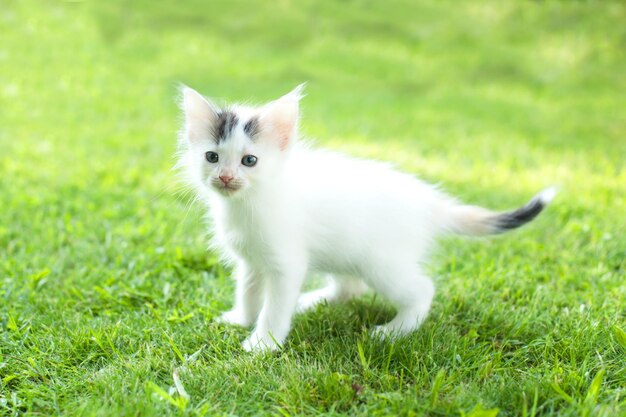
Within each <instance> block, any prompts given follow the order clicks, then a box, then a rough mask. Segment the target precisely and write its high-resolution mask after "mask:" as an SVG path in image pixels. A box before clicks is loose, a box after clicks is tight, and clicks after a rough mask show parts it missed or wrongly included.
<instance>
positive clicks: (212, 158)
mask: <svg viewBox="0 0 626 417" xmlns="http://www.w3.org/2000/svg"><path fill="white" fill-rule="evenodd" d="M204 157H205V158H206V160H207V161H209V162H210V163H212V164H214V163H216V162H217V161H219V159H220V157H219V156H218V155H217V154H216V153H215V152H211V151H209V152H207V153H205V154H204Z"/></svg>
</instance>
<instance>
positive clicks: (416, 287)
mask: <svg viewBox="0 0 626 417" xmlns="http://www.w3.org/2000/svg"><path fill="white" fill-rule="evenodd" d="M368 284H370V285H371V286H372V287H373V288H374V289H375V290H376V291H377V292H379V293H380V294H381V295H382V296H384V297H385V298H387V299H388V300H389V301H390V302H391V303H392V304H393V305H394V307H396V309H397V310H398V313H397V315H396V316H395V317H394V318H393V319H392V320H391V321H390V322H389V323H386V324H383V325H381V326H376V328H375V329H374V330H373V332H372V333H373V334H374V335H378V336H382V337H387V336H401V335H404V334H407V333H410V332H412V331H414V330H416V329H418V328H419V326H420V325H421V324H422V322H423V321H424V319H425V318H426V316H427V315H428V311H429V310H430V305H431V303H432V299H433V296H434V294H435V286H434V285H433V282H432V280H431V279H430V278H429V277H428V276H426V275H425V274H424V273H423V272H422V271H421V269H420V268H419V266H417V265H416V264H415V265H414V264H405V265H402V264H399V265H393V266H389V265H387V267H386V268H385V269H378V271H376V270H373V271H371V272H370V274H369V275H368Z"/></svg>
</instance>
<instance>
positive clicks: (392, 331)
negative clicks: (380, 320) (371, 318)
mask: <svg viewBox="0 0 626 417" xmlns="http://www.w3.org/2000/svg"><path fill="white" fill-rule="evenodd" d="M370 335H371V336H372V337H373V338H374V339H379V340H390V339H391V340H393V339H396V338H398V337H400V336H402V333H401V332H400V331H398V329H396V328H395V327H392V326H389V325H387V324H383V325H380V326H375V327H374V328H373V329H372V330H371V331H370Z"/></svg>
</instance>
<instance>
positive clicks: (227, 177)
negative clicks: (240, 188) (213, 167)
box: [220, 175, 233, 185]
mask: <svg viewBox="0 0 626 417" xmlns="http://www.w3.org/2000/svg"><path fill="white" fill-rule="evenodd" d="M232 179H233V177H232V176H230V175H220V180H222V182H223V183H224V185H228V183H229V182H230V181H231V180H232Z"/></svg>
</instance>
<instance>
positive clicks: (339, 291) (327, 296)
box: [297, 275, 367, 313]
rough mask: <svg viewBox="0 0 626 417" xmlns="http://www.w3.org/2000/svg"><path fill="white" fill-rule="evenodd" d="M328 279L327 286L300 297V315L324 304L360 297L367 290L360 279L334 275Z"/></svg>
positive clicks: (298, 308)
mask: <svg viewBox="0 0 626 417" xmlns="http://www.w3.org/2000/svg"><path fill="white" fill-rule="evenodd" d="M327 279H328V285H327V286H325V287H323V288H320V289H318V290H314V291H309V292H306V293H304V294H302V295H300V297H299V298H298V307H297V311H298V313H303V312H305V311H307V310H310V309H312V308H314V307H315V306H316V305H318V304H320V303H323V302H327V303H334V302H339V301H346V300H349V299H351V298H353V297H358V296H359V295H361V294H362V293H363V292H364V291H365V289H366V288H367V287H366V286H365V284H364V283H363V281H361V280H360V279H358V278H353V277H341V278H336V277H334V276H332V275H328V276H327Z"/></svg>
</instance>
